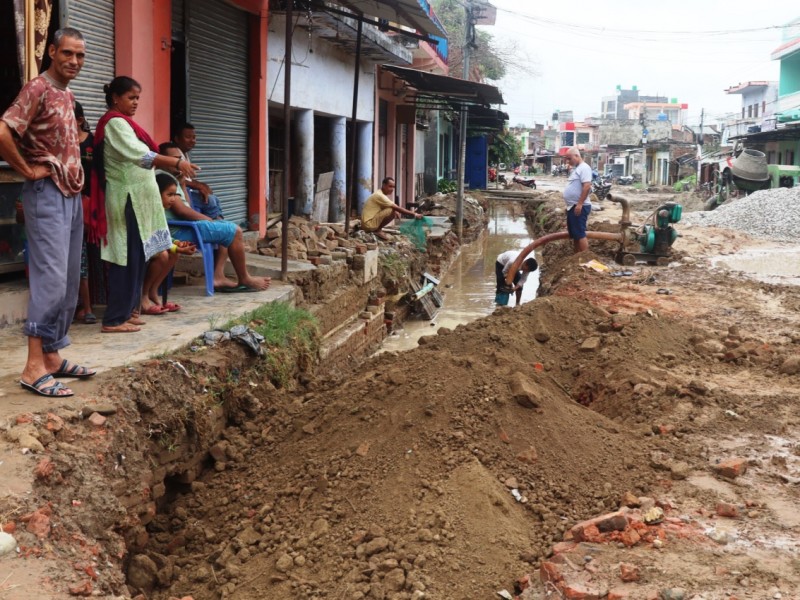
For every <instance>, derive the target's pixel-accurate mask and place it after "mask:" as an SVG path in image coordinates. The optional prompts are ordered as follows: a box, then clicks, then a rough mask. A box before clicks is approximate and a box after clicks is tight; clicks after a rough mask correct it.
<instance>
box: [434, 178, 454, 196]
mask: <svg viewBox="0 0 800 600" xmlns="http://www.w3.org/2000/svg"><path fill="white" fill-rule="evenodd" d="M436 189H438V190H439V191H440V192H441V193H443V194H452V193H453V192H456V191H458V183H456V182H455V181H454V180H452V179H440V180H439V182H438V183H437V184H436Z"/></svg>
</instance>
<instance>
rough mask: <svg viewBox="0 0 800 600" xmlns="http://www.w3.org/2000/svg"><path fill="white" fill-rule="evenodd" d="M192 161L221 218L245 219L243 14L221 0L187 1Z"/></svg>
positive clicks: (245, 25)
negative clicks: (194, 135)
mask: <svg viewBox="0 0 800 600" xmlns="http://www.w3.org/2000/svg"><path fill="white" fill-rule="evenodd" d="M186 10H187V11H188V13H189V14H188V20H187V27H186V32H185V34H186V47H187V54H188V63H189V106H188V111H187V112H188V116H189V121H190V122H191V123H192V125H194V126H195V130H196V132H197V146H196V147H195V149H194V150H192V153H191V158H192V162H194V163H195V164H197V165H199V166H200V167H201V168H202V172H201V173H200V175H199V176H198V179H199V180H200V181H202V182H203V183H207V184H208V185H209V186H211V188H212V189H213V190H214V193H215V194H216V195H217V196H218V197H219V199H220V202H221V205H222V210H223V212H224V213H225V218H226V219H227V220H229V221H233V222H235V223H242V224H245V229H246V224H247V159H248V155H247V137H248V127H247V112H248V106H247V99H248V94H247V85H248V82H247V79H248V78H247V66H248V60H247V40H248V22H247V18H248V15H247V13H245V12H244V11H242V10H239V9H237V8H234V7H233V6H231V5H230V4H227V3H225V2H223V1H222V0H193V1H192V2H187V3H186Z"/></svg>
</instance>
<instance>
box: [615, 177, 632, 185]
mask: <svg viewBox="0 0 800 600" xmlns="http://www.w3.org/2000/svg"><path fill="white" fill-rule="evenodd" d="M617 183H618V184H620V185H632V184H633V175H622V176H620V177H617Z"/></svg>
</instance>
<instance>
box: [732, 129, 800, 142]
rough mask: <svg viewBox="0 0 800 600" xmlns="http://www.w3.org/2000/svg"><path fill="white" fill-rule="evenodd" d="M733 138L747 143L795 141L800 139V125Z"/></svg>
mask: <svg viewBox="0 0 800 600" xmlns="http://www.w3.org/2000/svg"><path fill="white" fill-rule="evenodd" d="M730 139H731V140H742V141H743V142H744V143H745V144H747V143H752V144H766V143H767V142H794V141H798V140H800V127H784V128H782V129H774V130H772V131H762V132H760V133H748V134H746V135H737V136H731V138H730Z"/></svg>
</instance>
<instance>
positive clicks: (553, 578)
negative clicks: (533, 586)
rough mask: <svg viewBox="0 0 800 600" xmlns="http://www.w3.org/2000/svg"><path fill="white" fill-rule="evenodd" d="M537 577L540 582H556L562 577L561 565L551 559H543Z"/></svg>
mask: <svg viewBox="0 0 800 600" xmlns="http://www.w3.org/2000/svg"><path fill="white" fill-rule="evenodd" d="M539 578H540V579H541V580H542V583H547V582H550V583H558V582H559V581H561V580H562V579H563V576H562V574H561V567H560V566H558V565H557V564H556V563H554V562H553V561H550V560H545V561H543V562H542V566H541V567H539Z"/></svg>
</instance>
